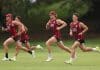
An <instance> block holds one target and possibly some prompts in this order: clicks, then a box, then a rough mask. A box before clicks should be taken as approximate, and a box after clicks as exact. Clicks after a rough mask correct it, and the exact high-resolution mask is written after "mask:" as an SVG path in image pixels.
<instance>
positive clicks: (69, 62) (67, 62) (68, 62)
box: [64, 60, 72, 64]
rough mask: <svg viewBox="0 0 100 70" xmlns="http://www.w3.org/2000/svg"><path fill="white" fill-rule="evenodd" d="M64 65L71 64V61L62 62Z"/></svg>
mask: <svg viewBox="0 0 100 70" xmlns="http://www.w3.org/2000/svg"><path fill="white" fill-rule="evenodd" d="M64 63H66V64H72V61H71V60H68V61H64Z"/></svg>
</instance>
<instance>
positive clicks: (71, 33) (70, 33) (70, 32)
mask: <svg viewBox="0 0 100 70" xmlns="http://www.w3.org/2000/svg"><path fill="white" fill-rule="evenodd" d="M69 35H70V36H73V32H72V29H71V28H70V31H69Z"/></svg>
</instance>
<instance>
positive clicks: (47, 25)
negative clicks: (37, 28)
mask: <svg viewBox="0 0 100 70" xmlns="http://www.w3.org/2000/svg"><path fill="white" fill-rule="evenodd" d="M49 23H50V20H49V21H48V22H47V24H46V29H49Z"/></svg>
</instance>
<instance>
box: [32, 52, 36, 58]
mask: <svg viewBox="0 0 100 70" xmlns="http://www.w3.org/2000/svg"><path fill="white" fill-rule="evenodd" d="M32 56H33V58H35V57H36V56H35V51H34V50H33V51H32Z"/></svg>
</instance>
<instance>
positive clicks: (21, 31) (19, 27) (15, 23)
mask: <svg viewBox="0 0 100 70" xmlns="http://www.w3.org/2000/svg"><path fill="white" fill-rule="evenodd" d="M12 23H13V24H14V25H15V26H17V27H18V31H17V34H16V36H19V35H21V34H22V33H23V32H24V31H25V28H24V26H23V25H22V24H21V23H20V22H17V21H13V22H12Z"/></svg>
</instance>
